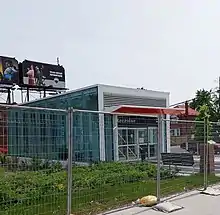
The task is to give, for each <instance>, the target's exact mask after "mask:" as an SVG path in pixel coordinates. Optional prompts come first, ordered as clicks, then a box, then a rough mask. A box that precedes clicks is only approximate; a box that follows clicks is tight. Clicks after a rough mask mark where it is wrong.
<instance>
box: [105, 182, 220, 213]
mask: <svg viewBox="0 0 220 215" xmlns="http://www.w3.org/2000/svg"><path fill="white" fill-rule="evenodd" d="M214 188H218V189H220V185H217V186H215V187H214ZM170 202H172V203H174V204H177V205H180V206H183V207H184V208H183V209H182V210H179V211H175V212H172V213H170V214H173V215H186V214H187V215H197V214H198V215H217V214H219V211H220V196H209V195H204V194H201V193H200V192H199V191H191V192H188V193H184V194H182V195H179V196H177V197H174V198H171V199H170ZM108 214H109V215H163V214H166V213H163V212H160V211H155V210H153V209H151V208H144V207H132V208H128V209H124V210H121V211H115V212H111V213H108Z"/></svg>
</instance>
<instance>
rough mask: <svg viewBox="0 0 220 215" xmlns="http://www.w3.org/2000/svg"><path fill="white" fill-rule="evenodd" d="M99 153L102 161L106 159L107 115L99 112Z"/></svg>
mask: <svg viewBox="0 0 220 215" xmlns="http://www.w3.org/2000/svg"><path fill="white" fill-rule="evenodd" d="M99 141H100V142H99V153H100V161H105V116H104V114H99Z"/></svg>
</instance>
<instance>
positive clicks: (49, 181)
mask: <svg viewBox="0 0 220 215" xmlns="http://www.w3.org/2000/svg"><path fill="white" fill-rule="evenodd" d="M33 163H34V169H33V170H37V169H38V171H16V172H2V173H1V177H0V202H1V204H3V205H0V206H1V207H8V206H9V204H10V206H11V205H17V204H27V205H28V204H30V201H38V200H40V199H41V197H42V196H44V195H53V196H55V197H54V198H56V193H57V194H58V193H60V192H63V193H65V192H67V172H66V171H64V170H60V166H53V165H52V166H50V167H48V169H42V170H40V171H39V169H41V168H42V164H41V163H40V162H39V161H36V160H34V162H33ZM36 163H37V164H38V167H37V166H36ZM55 165H56V164H55ZM156 173H157V171H156V166H155V165H153V164H148V163H113V162H112V163H100V164H95V165H92V166H91V167H87V166H83V167H77V166H76V167H74V168H73V190H75V191H80V190H81V191H83V190H85V189H89V190H92V189H97V188H98V187H103V188H104V187H109V186H116V185H117V186H118V185H122V186H123V185H124V184H127V183H135V182H141V181H149V180H154V179H155V178H156ZM174 176H175V174H174V173H173V172H171V171H169V170H165V169H161V177H162V179H163V178H166V179H167V178H172V177H174ZM57 196H58V195H57Z"/></svg>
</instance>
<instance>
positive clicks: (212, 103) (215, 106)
mask: <svg viewBox="0 0 220 215" xmlns="http://www.w3.org/2000/svg"><path fill="white" fill-rule="evenodd" d="M190 107H191V108H193V109H195V110H197V111H199V112H200V111H201V108H203V107H206V108H207V109H208V112H209V120H210V121H218V119H219V98H218V94H217V92H215V91H212V90H205V89H201V90H197V92H196V95H195V98H194V99H193V100H192V102H191V103H190Z"/></svg>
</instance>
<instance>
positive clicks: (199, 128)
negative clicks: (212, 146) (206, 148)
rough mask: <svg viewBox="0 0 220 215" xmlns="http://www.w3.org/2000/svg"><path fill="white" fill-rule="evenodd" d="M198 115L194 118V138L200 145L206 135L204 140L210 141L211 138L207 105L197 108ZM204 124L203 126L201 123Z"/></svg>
mask: <svg viewBox="0 0 220 215" xmlns="http://www.w3.org/2000/svg"><path fill="white" fill-rule="evenodd" d="M198 111H199V115H198V116H197V117H196V121H197V123H196V129H195V138H196V140H197V141H199V142H200V143H203V142H204V138H205V135H206V138H205V139H206V140H210V137H211V124H210V116H211V115H210V109H209V107H208V106H207V105H202V106H200V108H199V110H198ZM201 122H204V123H205V127H204V125H203V124H202V123H201Z"/></svg>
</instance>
